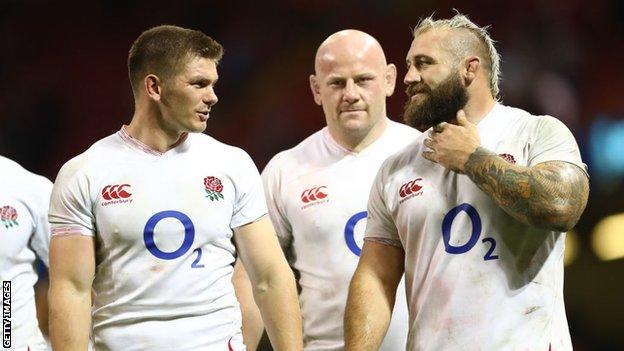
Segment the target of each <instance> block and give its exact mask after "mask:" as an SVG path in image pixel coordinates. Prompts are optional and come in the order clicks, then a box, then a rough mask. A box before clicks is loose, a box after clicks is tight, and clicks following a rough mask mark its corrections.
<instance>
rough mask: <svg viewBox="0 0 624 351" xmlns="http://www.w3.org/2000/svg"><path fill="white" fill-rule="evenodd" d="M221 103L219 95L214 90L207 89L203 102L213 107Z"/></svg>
mask: <svg viewBox="0 0 624 351" xmlns="http://www.w3.org/2000/svg"><path fill="white" fill-rule="evenodd" d="M218 101H219V98H218V97H217V94H216V93H215V91H214V88H212V87H210V88H208V89H207V91H206V93H205V94H204V96H202V102H203V103H204V104H206V105H208V106H212V105H214V104H216V103H217V102H218Z"/></svg>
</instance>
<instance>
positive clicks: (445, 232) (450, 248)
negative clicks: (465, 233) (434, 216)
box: [442, 203, 498, 261]
mask: <svg viewBox="0 0 624 351" xmlns="http://www.w3.org/2000/svg"><path fill="white" fill-rule="evenodd" d="M461 212H464V213H466V214H467V215H468V218H470V222H471V223H472V233H471V234H470V239H468V242H467V243H465V244H464V245H461V246H454V245H452V244H451V226H452V225H453V221H454V220H455V217H457V215H458V214H460V213H461ZM480 236H481V216H479V212H477V209H475V208H474V207H472V205H470V204H468V203H463V204H461V205H459V206H456V207H453V208H452V209H451V210H450V211H449V212H448V213H447V214H446V216H444V220H442V241H443V242H444V250H445V251H446V252H448V253H450V254H453V255H459V254H463V253H466V252H468V251H470V249H472V248H473V247H474V246H475V245H476V244H477V241H479V237H480ZM481 242H482V243H484V244H485V243H489V244H490V248H489V250H488V252H487V253H486V254H485V256H483V260H484V261H489V260H496V259H498V255H492V253H493V252H494V249H495V248H496V240H494V238H484V239H483V240H481Z"/></svg>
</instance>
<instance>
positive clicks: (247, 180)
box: [230, 150, 267, 228]
mask: <svg viewBox="0 0 624 351" xmlns="http://www.w3.org/2000/svg"><path fill="white" fill-rule="evenodd" d="M240 152H241V154H240V156H239V157H240V162H239V167H238V169H237V170H236V171H235V173H236V174H235V175H234V177H233V181H234V187H235V199H234V212H233V214H232V220H231V221H230V227H231V228H237V227H240V226H243V225H245V224H249V223H251V222H254V221H256V220H258V219H259V218H260V217H262V216H264V215H266V213H267V208H266V203H265V202H264V192H263V191H262V181H261V180H260V173H259V172H258V168H257V167H256V165H255V164H254V163H253V161H252V160H251V157H249V155H248V154H247V153H246V152H244V151H242V150H240ZM237 156H238V155H237Z"/></svg>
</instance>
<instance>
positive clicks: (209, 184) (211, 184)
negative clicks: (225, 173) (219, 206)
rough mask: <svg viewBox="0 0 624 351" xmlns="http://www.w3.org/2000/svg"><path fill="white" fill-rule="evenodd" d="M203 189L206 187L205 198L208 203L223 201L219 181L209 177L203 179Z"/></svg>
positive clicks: (221, 185)
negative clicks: (207, 199)
mask: <svg viewBox="0 0 624 351" xmlns="http://www.w3.org/2000/svg"><path fill="white" fill-rule="evenodd" d="M204 187H206V189H205V190H206V197H207V198H209V199H210V201H215V200H217V201H218V200H220V199H223V194H221V192H222V191H223V184H221V179H219V178H217V177H213V176H209V177H206V178H204Z"/></svg>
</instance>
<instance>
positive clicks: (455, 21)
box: [413, 13, 501, 98]
mask: <svg viewBox="0 0 624 351" xmlns="http://www.w3.org/2000/svg"><path fill="white" fill-rule="evenodd" d="M488 28H489V26H485V27H479V26H478V25H476V24H475V23H474V22H472V21H471V20H470V19H468V17H467V16H465V15H462V14H461V13H457V14H456V15H455V16H453V18H451V19H441V20H434V19H433V16H429V17H427V18H425V19H421V20H420V21H419V22H418V25H417V26H416V28H414V32H413V34H414V37H416V36H418V35H420V34H423V33H425V32H427V31H429V30H431V29H465V30H467V31H468V32H469V33H472V35H474V36H475V37H476V39H477V40H478V43H479V45H477V47H472V48H471V47H468V46H467V45H465V44H466V43H465V42H464V43H459V44H457V45H453V46H454V48H453V50H454V51H455V52H454V54H455V55H468V54H470V51H474V53H475V54H477V56H479V57H480V58H481V59H482V60H483V63H484V64H485V65H484V66H485V68H486V69H487V71H488V78H489V86H490V92H491V93H492V96H493V97H494V98H497V97H498V94H499V92H500V91H499V88H498V83H499V81H500V76H501V70H500V55H499V54H498V52H497V51H496V47H495V46H494V40H492V38H490V34H489V33H488Z"/></svg>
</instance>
